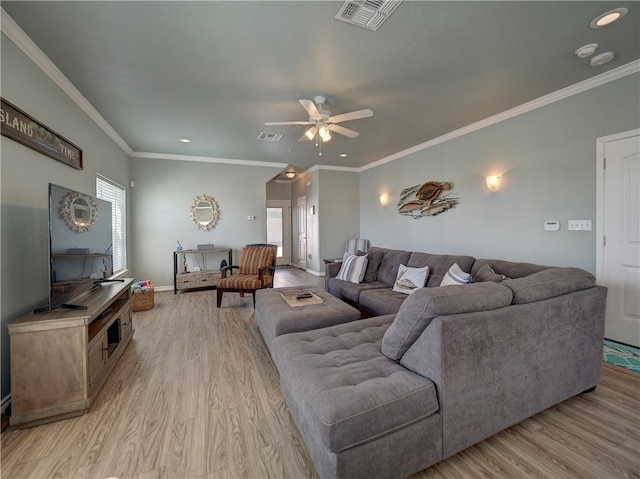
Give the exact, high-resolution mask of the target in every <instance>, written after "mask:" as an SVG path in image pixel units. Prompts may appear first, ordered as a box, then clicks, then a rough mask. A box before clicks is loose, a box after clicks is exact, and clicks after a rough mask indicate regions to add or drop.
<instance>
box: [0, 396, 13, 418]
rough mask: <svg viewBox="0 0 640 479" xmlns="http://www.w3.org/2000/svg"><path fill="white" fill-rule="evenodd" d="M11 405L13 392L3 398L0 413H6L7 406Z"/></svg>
mask: <svg viewBox="0 0 640 479" xmlns="http://www.w3.org/2000/svg"><path fill="white" fill-rule="evenodd" d="M10 405H11V394H7V395H6V396H5V397H3V398H2V402H1V403H0V413H2V414H4V412H5V411H6V410H7V408H8V407H9V406H10Z"/></svg>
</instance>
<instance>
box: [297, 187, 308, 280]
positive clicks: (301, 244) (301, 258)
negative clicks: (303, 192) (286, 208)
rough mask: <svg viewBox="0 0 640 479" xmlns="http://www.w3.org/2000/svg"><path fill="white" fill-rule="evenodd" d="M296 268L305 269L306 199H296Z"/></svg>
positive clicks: (304, 197) (303, 197)
mask: <svg viewBox="0 0 640 479" xmlns="http://www.w3.org/2000/svg"><path fill="white" fill-rule="evenodd" d="M298 266H300V268H302V269H307V197H306V196H301V197H300V198H298Z"/></svg>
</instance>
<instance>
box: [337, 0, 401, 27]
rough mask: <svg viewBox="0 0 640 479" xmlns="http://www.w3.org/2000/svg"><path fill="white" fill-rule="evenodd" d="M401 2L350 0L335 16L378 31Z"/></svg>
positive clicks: (397, 0) (391, 0) (352, 23)
mask: <svg viewBox="0 0 640 479" xmlns="http://www.w3.org/2000/svg"><path fill="white" fill-rule="evenodd" d="M401 3H402V0H348V1H346V2H344V5H342V7H340V10H338V14H337V15H336V16H335V18H336V19H338V20H342V21H343V22H347V23H350V24H351V25H356V26H358V27H362V28H366V29H368V30H373V31H376V30H377V29H378V28H380V25H382V24H383V23H384V21H385V20H386V19H387V18H389V16H390V15H391V13H393V11H394V10H395V9H396V8H397V7H398V5H400V4H401Z"/></svg>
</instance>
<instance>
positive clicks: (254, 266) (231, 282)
mask: <svg viewBox="0 0 640 479" xmlns="http://www.w3.org/2000/svg"><path fill="white" fill-rule="evenodd" d="M277 253H278V247H277V246H276V245H272V244H249V245H247V246H245V247H244V248H242V254H241V255H240V262H239V264H238V265H237V266H235V265H232V266H226V267H224V268H222V270H221V274H222V276H221V278H220V279H219V280H218V282H217V284H216V287H217V306H218V308H219V307H220V304H221V303H222V295H223V294H224V293H240V296H244V294H245V293H251V294H252V295H253V307H254V308H255V307H256V291H257V290H259V289H262V288H272V287H273V277H274V275H275V271H276V256H277ZM234 269H237V273H236V274H233V275H232V274H231V272H232V271H233V270H234Z"/></svg>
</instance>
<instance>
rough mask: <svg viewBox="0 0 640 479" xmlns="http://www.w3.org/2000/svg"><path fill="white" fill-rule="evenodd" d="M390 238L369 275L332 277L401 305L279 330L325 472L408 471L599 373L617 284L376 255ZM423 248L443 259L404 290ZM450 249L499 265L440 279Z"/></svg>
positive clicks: (359, 293) (578, 273)
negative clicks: (469, 279)
mask: <svg viewBox="0 0 640 479" xmlns="http://www.w3.org/2000/svg"><path fill="white" fill-rule="evenodd" d="M382 250H383V249H382V248H372V250H370V251H371V253H374V254H373V255H372V256H373V257H374V261H373V262H372V263H371V264H372V265H373V266H374V267H376V271H375V274H374V273H373V272H371V271H367V274H369V273H370V274H369V277H368V281H367V278H365V281H364V282H363V283H361V284H360V285H354V286H353V287H350V286H349V285H342V284H339V283H337V282H336V281H334V279H335V278H334V277H329V278H327V287H328V288H329V291H331V292H332V293H334V294H336V295H340V296H341V297H343V298H345V299H348V300H349V302H351V303H352V304H356V305H358V306H359V307H364V308H365V309H367V310H368V311H370V312H371V313H374V314H375V313H376V312H378V311H380V310H385V311H386V309H385V308H387V307H394V306H393V305H398V309H397V310H396V312H394V314H384V315H379V316H374V317H369V318H366V319H362V320H358V321H353V322H349V323H346V324H340V325H336V326H332V327H329V328H323V329H316V330H309V331H303V332H297V333H292V334H285V335H282V336H279V337H277V338H275V339H274V340H273V342H272V343H271V353H272V358H273V360H274V363H275V364H276V366H277V368H278V370H279V372H280V382H281V388H282V391H283V394H284V396H285V399H286V402H287V405H288V407H289V410H290V412H291V415H292V417H293V419H294V421H295V423H296V425H297V427H298V429H299V431H300V433H301V435H302V437H303V439H304V441H305V444H306V446H307V448H308V450H309V452H310V454H311V456H312V458H313V460H314V463H315V465H316V468H317V470H318V473H319V474H320V476H321V477H323V478H360V477H362V478H364V477H376V478H385V477H388V478H402V477H407V476H410V475H411V474H413V473H415V472H418V471H420V470H422V469H425V468H427V467H428V466H430V465H432V464H434V463H436V462H438V461H441V460H443V459H445V458H447V457H450V456H452V455H454V454H456V453H457V452H459V451H461V450H463V449H465V448H467V447H469V446H471V445H473V444H476V443H478V442H479V441H482V440H483V439H485V438H488V437H490V436H492V435H493V434H496V433H497V432H499V431H501V430H503V429H505V428H508V427H509V426H512V425H514V424H517V423H518V422H520V421H522V420H524V419H526V418H527V417H529V416H532V415H533V414H536V413H538V412H540V411H543V410H544V409H547V408H549V407H551V406H553V405H554V404H557V403H559V402H561V401H564V400H565V399H568V398H570V397H572V396H574V395H577V394H580V393H582V392H585V391H587V390H590V389H593V388H594V387H595V386H596V385H597V384H598V382H599V380H600V373H601V368H602V343H603V336H604V311H605V300H606V292H607V290H606V288H604V287H601V286H596V285H595V284H594V278H593V276H592V275H591V274H589V273H588V272H585V271H583V270H580V269H576V268H554V267H547V266H540V265H533V264H528V263H512V262H507V261H497V260H475V259H473V258H471V257H467V256H455V257H453V256H443V255H428V254H424V253H408V252H399V251H397V250H388V249H386V250H384V251H383V252H382V253H381V254H379V260H380V261H379V262H378V264H377V266H376V259H375V255H376V254H378V253H379V252H381V251H382ZM405 260H406V263H405V262H404V261H405ZM420 262H427V263H428V264H430V265H433V272H432V274H433V276H430V277H429V279H428V281H427V287H425V288H421V289H418V290H416V291H415V292H413V293H412V294H411V295H408V296H407V295H403V296H404V297H402V298H396V295H395V294H392V293H393V292H392V291H390V289H389V283H388V280H389V279H390V278H393V279H394V280H395V273H394V271H393V269H394V268H395V269H396V271H397V265H399V264H400V263H402V264H405V265H407V264H411V263H413V264H415V265H416V266H417V265H418V263H420ZM452 262H457V263H458V265H459V266H461V267H462V269H465V271H467V272H469V271H472V272H478V271H479V270H480V268H483V265H485V264H487V265H490V266H491V268H493V270H494V271H495V273H497V274H499V275H500V278H495V279H496V281H484V282H477V283H472V284H466V285H456V286H444V287H438V286H437V285H439V284H440V280H441V279H438V276H440V278H441V277H442V275H444V274H445V273H446V271H447V270H448V268H449V267H450V264H451V263H452ZM447 265H449V266H447ZM329 267H331V265H329ZM503 275H504V276H503ZM334 276H335V275H334ZM503 277H507V278H508V279H504V280H503V281H501V282H498V281H499V280H500V279H502V278H503ZM365 298H367V300H366V301H365ZM374 305H375V306H374ZM383 305H384V307H383Z"/></svg>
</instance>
